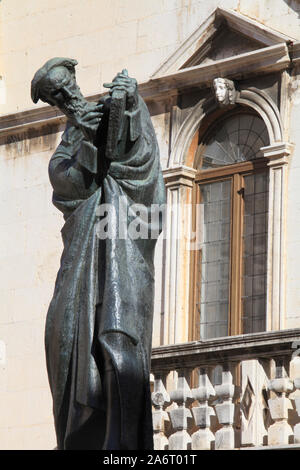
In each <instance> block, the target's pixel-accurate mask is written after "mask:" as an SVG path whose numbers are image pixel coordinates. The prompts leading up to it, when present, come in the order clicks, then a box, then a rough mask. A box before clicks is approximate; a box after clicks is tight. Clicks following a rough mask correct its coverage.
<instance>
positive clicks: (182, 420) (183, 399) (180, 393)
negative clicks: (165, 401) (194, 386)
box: [169, 369, 193, 450]
mask: <svg viewBox="0 0 300 470" xmlns="http://www.w3.org/2000/svg"><path fill="white" fill-rule="evenodd" d="M177 372H178V380H177V388H176V390H174V391H172V392H171V393H170V398H171V401H174V402H175V403H176V404H177V405H178V408H174V409H173V410H170V411H169V414H170V417H171V422H172V426H173V428H174V429H175V433H174V434H172V435H171V436H170V438H169V449H170V450H185V449H188V448H190V444H191V442H192V440H191V437H190V435H189V434H188V432H187V427H188V418H192V414H191V410H190V409H189V408H187V407H186V405H187V406H188V405H189V404H190V403H192V402H193V395H192V391H191V389H190V387H189V377H190V371H188V370H186V369H180V370H178V371H177Z"/></svg>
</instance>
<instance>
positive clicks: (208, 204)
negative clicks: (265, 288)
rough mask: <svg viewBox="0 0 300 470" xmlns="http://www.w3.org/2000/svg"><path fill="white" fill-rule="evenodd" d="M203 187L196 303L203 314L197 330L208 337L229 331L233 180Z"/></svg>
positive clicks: (204, 336)
mask: <svg viewBox="0 0 300 470" xmlns="http://www.w3.org/2000/svg"><path fill="white" fill-rule="evenodd" d="M200 191H201V206H202V207H201V211H200V213H201V214H203V217H202V220H201V221H200V223H201V224H202V230H201V233H202V237H203V239H202V240H201V248H200V263H199V273H198V285H197V305H196V307H197V308H198V314H199V315H198V317H200V325H197V330H198V333H199V334H200V337H201V339H208V338H216V337H220V336H227V334H228V305H229V282H230V259H229V256H230V231H231V230H230V222H231V180H226V181H220V182H217V183H209V184H203V185H200ZM199 330H200V331H199ZM198 337H199V336H198Z"/></svg>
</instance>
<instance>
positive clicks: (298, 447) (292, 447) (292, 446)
mask: <svg viewBox="0 0 300 470" xmlns="http://www.w3.org/2000/svg"><path fill="white" fill-rule="evenodd" d="M235 450H300V444H288V445H282V446H259V447H241V448H240V449H235Z"/></svg>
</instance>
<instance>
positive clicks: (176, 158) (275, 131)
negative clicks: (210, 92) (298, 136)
mask: <svg viewBox="0 0 300 470" xmlns="http://www.w3.org/2000/svg"><path fill="white" fill-rule="evenodd" d="M236 103H237V104H241V105H243V106H248V107H249V108H252V109H254V110H255V111H256V112H257V113H258V114H259V116H260V117H261V118H262V119H263V121H264V122H265V124H266V127H267V130H268V134H269V140H270V145H275V143H277V142H278V143H280V145H282V141H283V129H282V123H281V118H280V113H279V111H278V108H277V106H276V104H275V103H274V102H273V100H272V99H271V98H270V97H269V96H268V95H267V93H265V92H264V91H262V90H259V89H257V88H254V87H250V88H247V89H243V90H241V92H240V93H239V94H238V96H237V97H236ZM216 108H217V103H216V101H215V99H214V98H213V97H210V98H208V99H203V100H201V101H199V103H198V104H197V105H196V106H195V107H194V108H193V110H192V111H191V113H190V114H189V115H188V116H187V117H186V119H185V120H184V121H183V123H182V124H181V126H180V128H179V131H178V134H177V136H176V139H175V143H174V147H173V149H172V152H171V155H170V159H169V162H168V167H170V168H172V167H174V166H181V165H185V164H186V159H187V155H188V150H189V147H190V145H191V142H192V140H193V137H194V135H195V133H196V131H197V130H198V129H199V128H200V126H201V122H202V121H203V120H204V119H205V117H207V116H208V115H209V114H210V113H212V112H213V111H214V110H215V109H216Z"/></svg>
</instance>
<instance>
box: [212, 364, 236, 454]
mask: <svg viewBox="0 0 300 470" xmlns="http://www.w3.org/2000/svg"><path fill="white" fill-rule="evenodd" d="M234 390H235V386H234V384H233V378H232V374H231V372H230V370H229V368H228V367H227V368H226V369H223V372H222V383H221V384H220V385H215V391H216V395H217V397H218V398H219V400H220V401H221V403H217V404H216V406H215V410H216V414H217V417H218V420H219V423H220V424H221V425H222V427H221V429H219V430H218V431H217V432H216V435H215V449H216V450H224V449H234V429H233V421H234V404H233V403H232V399H233V395H234Z"/></svg>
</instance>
